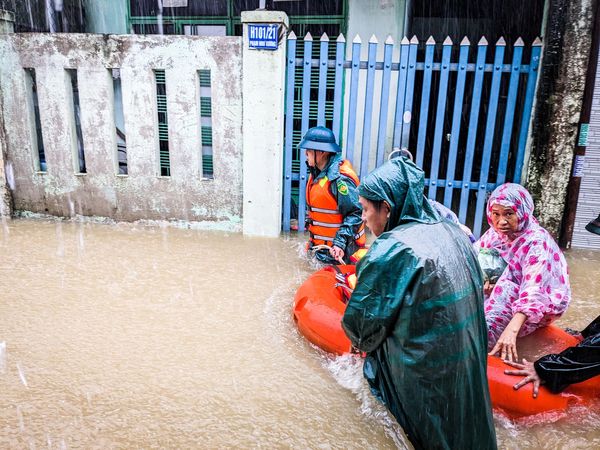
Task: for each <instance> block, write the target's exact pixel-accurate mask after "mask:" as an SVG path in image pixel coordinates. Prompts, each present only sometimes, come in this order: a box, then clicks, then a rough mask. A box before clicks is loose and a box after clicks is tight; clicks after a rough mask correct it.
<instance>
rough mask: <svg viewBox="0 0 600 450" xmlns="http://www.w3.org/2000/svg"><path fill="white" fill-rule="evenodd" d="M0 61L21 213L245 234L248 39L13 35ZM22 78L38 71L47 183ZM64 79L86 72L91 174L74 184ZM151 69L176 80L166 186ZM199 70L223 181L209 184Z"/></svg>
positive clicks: (2, 44)
mask: <svg viewBox="0 0 600 450" xmlns="http://www.w3.org/2000/svg"><path fill="white" fill-rule="evenodd" d="M0 55H2V62H3V63H2V65H1V66H0V90H1V91H2V93H3V94H4V95H3V98H4V105H3V110H2V115H3V117H4V121H5V129H6V130H7V133H6V134H7V136H6V143H7V160H6V162H5V163H6V166H7V167H9V166H10V167H11V168H12V172H13V174H14V186H11V188H12V189H11V193H12V196H13V199H14V207H15V209H16V210H26V211H33V212H38V213H47V214H52V215H57V216H66V217H69V216H73V215H76V214H80V215H84V216H101V217H110V218H113V219H116V220H124V221H133V220H138V219H149V220H185V221H191V222H204V223H206V224H207V226H215V227H218V228H229V229H231V228H234V229H239V228H241V217H242V144H241V143H242V76H241V69H242V67H241V66H242V58H241V39H240V38H239V37H192V36H114V35H111V36H100V35H87V34H86V35H79V34H59V35H49V34H31V35H28V34H25V35H20V34H5V35H1V36H0ZM23 68H34V69H35V71H36V77H37V82H38V83H37V84H38V97H39V104H40V116H41V124H42V129H43V138H44V144H45V152H46V160H47V167H48V168H47V172H39V171H37V164H36V158H37V156H36V155H37V148H36V141H35V125H34V122H33V120H34V116H33V111H32V108H31V105H30V103H31V102H30V100H29V99H30V93H29V92H28V91H27V89H26V86H27V83H26V76H25V71H24V70H23ZM66 68H71V69H77V71H78V81H79V96H80V104H81V111H82V124H81V126H82V131H83V141H84V144H85V157H86V163H87V173H86V174H77V173H76V172H77V170H76V161H77V157H76V145H75V129H74V123H73V122H74V121H73V101H72V90H71V85H70V81H69V78H68V75H67V72H66V71H65V69H66ZM110 68H120V69H121V76H122V85H123V106H124V114H125V128H126V131H127V158H128V168H129V174H128V175H127V176H122V175H117V166H116V154H117V153H116V140H115V139H116V138H115V125H114V112H113V111H114V109H113V108H114V106H113V87H112V79H111V77H110V74H109V69H110ZM153 69H164V70H165V71H166V89H167V98H168V101H167V103H168V104H167V109H168V121H169V141H170V158H171V176H170V177H161V176H159V173H160V172H159V160H158V155H159V152H158V129H157V106H156V86H155V81H154V74H153ZM200 69H209V70H211V78H212V87H211V90H212V121H213V124H215V126H214V128H213V152H214V179H203V178H202V174H201V173H200V172H199V170H200V167H201V161H200V158H201V140H200V126H199V123H200V117H199V116H200V108H199V89H200V86H199V82H198V76H197V71H198V70H200ZM7 93H10V95H7ZM28 105H29V106H28Z"/></svg>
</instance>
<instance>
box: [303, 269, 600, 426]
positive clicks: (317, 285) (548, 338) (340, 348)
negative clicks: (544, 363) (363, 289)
mask: <svg viewBox="0 0 600 450" xmlns="http://www.w3.org/2000/svg"><path fill="white" fill-rule="evenodd" d="M354 270H355V267H354V266H335V267H333V266H327V267H325V268H323V269H321V270H319V271H317V272H315V273H313V274H312V275H311V276H310V277H309V278H308V279H307V280H306V281H305V282H304V283H303V284H302V285H301V286H300V288H299V289H298V291H297V292H296V296H295V298H294V309H293V317H294V321H295V323H296V325H297V326H298V330H299V331H300V333H301V334H302V335H303V336H304V337H305V338H306V339H307V340H308V341H310V342H311V343H313V344H314V345H316V346H317V347H320V348H321V349H323V350H325V351H327V352H329V353H335V354H338V355H342V354H344V353H348V352H350V351H351V347H352V345H351V343H350V340H349V339H348V337H347V336H346V334H345V333H344V330H343V329H342V326H341V321H342V316H343V315H344V311H345V309H346V301H347V298H348V288H347V286H346V284H345V282H344V279H345V278H346V277H347V276H348V275H351V274H354ZM578 342H579V341H578V339H577V338H575V337H574V336H571V335H570V334H568V333H567V332H565V331H563V330H562V329H560V328H558V327H557V326H554V325H550V326H548V327H545V328H541V329H539V330H537V331H536V332H535V333H533V334H532V335H530V336H527V337H526V338H523V339H521V340H520V341H519V351H520V353H522V354H524V355H528V354H531V355H534V356H537V357H539V356H541V355H543V354H547V353H559V352H560V351H562V350H563V349H565V348H567V347H570V346H574V345H577V343H578ZM532 358H533V357H532ZM506 369H511V367H509V366H508V365H506V364H504V362H502V360H501V359H500V358H498V357H496V356H488V371H487V373H488V382H489V387H490V394H491V398H492V404H493V406H494V408H497V409H500V410H502V411H503V412H504V413H505V414H506V415H507V416H509V417H511V418H518V417H523V416H529V415H533V414H540V413H544V412H551V411H564V410H566V409H567V407H568V406H569V405H572V404H585V403H589V402H590V401H592V400H593V399H597V398H598V397H600V376H597V377H594V378H592V379H590V380H587V381H585V382H583V383H577V384H573V385H571V386H569V387H568V388H567V389H566V390H565V391H563V392H562V393H560V394H552V393H551V392H550V391H549V390H547V389H546V388H545V387H544V386H542V387H540V390H539V393H538V396H537V398H535V399H534V398H533V395H532V393H533V386H532V385H531V384H528V385H526V386H524V387H522V388H521V389H519V390H517V391H515V390H514V388H513V386H514V385H515V384H516V383H517V382H518V381H519V380H520V379H521V378H520V377H517V376H511V375H506V374H505V373H504V371H505V370H506Z"/></svg>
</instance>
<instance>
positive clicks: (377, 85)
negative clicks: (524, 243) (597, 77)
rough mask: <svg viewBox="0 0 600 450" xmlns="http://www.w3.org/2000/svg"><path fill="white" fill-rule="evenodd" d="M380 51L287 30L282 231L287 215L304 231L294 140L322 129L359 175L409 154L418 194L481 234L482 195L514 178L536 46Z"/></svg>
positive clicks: (303, 173) (300, 157)
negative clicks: (421, 186)
mask: <svg viewBox="0 0 600 450" xmlns="http://www.w3.org/2000/svg"><path fill="white" fill-rule="evenodd" d="M378 45H379V44H378V42H377V40H376V39H375V37H372V38H371V40H370V41H369V43H368V46H367V51H366V54H367V59H366V60H362V59H361V50H362V43H361V40H360V38H359V37H358V36H357V37H356V38H355V39H354V41H353V42H352V44H351V49H350V55H351V57H350V59H346V42H345V39H344V37H343V36H342V35H340V36H339V37H338V38H337V40H336V42H335V43H333V44H330V42H329V39H328V37H327V36H326V35H323V36H322V37H321V39H320V42H319V45H318V46H316V45H314V42H313V39H312V37H311V36H310V34H307V35H306V36H305V38H304V40H298V39H297V38H296V36H295V35H294V33H293V32H292V33H290V34H289V36H288V54H287V80H286V119H285V142H284V152H285V153H284V198H283V230H284V231H290V228H291V223H292V220H293V219H294V218H297V221H298V225H297V229H298V231H304V229H305V224H304V222H305V216H306V200H305V188H306V182H307V178H308V177H307V170H306V164H305V160H306V156H305V154H304V152H300V151H299V150H298V149H297V143H298V142H299V141H300V138H301V136H302V135H303V134H304V133H305V132H306V130H308V128H309V127H311V126H315V125H325V126H328V127H330V128H332V129H333V131H334V133H335V134H336V138H337V139H338V141H339V143H340V145H341V146H342V148H343V149H344V152H345V157H346V158H347V159H348V160H350V162H351V163H352V164H353V166H354V167H355V169H356V170H357V172H358V173H359V176H364V175H366V174H367V173H369V172H370V171H371V170H373V169H374V168H375V167H377V166H379V165H381V164H382V163H383V162H384V161H385V160H386V158H387V157H388V156H389V155H390V153H392V150H393V149H395V148H407V149H408V150H409V151H410V152H411V153H412V154H413V156H414V159H415V162H416V163H417V164H418V165H419V166H420V167H422V168H423V170H424V171H425V174H426V186H427V190H426V195H427V196H428V197H429V198H431V199H436V200H438V201H439V202H441V203H443V204H444V205H445V206H447V207H448V208H451V209H452V210H453V211H454V212H455V213H456V214H457V215H458V216H459V219H460V221H461V222H462V223H465V224H466V225H468V226H470V227H471V228H472V230H473V232H474V234H475V235H476V236H479V235H480V234H481V232H482V227H484V226H485V223H486V222H484V221H483V218H484V217H485V202H486V199H487V196H488V194H489V193H490V192H491V191H492V190H493V189H494V188H495V187H496V186H498V185H500V184H502V183H504V182H506V181H513V182H516V183H519V182H520V180H521V171H522V168H523V160H524V156H525V147H526V142H527V137H528V132H529V124H530V119H531V113H532V106H533V99H534V94H535V85H536V80H537V77H538V71H539V62H540V54H541V49H542V44H541V41H540V40H539V39H536V40H535V41H534V42H533V43H532V44H531V46H529V47H526V46H525V45H524V43H523V41H522V40H521V39H520V38H519V39H518V40H517V41H516V42H515V43H514V44H513V45H512V46H511V47H508V46H507V44H506V42H505V41H504V39H502V38H501V39H500V40H498V42H497V43H496V45H495V49H494V54H493V55H491V54H488V42H487V41H486V39H485V38H481V39H480V41H479V42H478V43H477V46H476V48H477V50H476V52H474V54H471V43H470V42H469V41H468V40H467V39H466V38H465V39H463V41H462V42H460V44H459V45H458V46H455V45H454V44H453V42H452V41H451V40H450V38H447V39H446V40H445V41H444V42H443V43H442V44H441V45H438V44H437V43H436V42H435V41H434V40H433V39H432V38H430V39H429V40H428V41H427V42H426V43H425V45H421V46H420V45H419V41H418V39H417V38H416V37H413V38H412V39H411V40H410V41H409V40H408V39H406V38H404V39H403V40H402V42H401V43H400V46H399V48H394V42H393V40H392V39H391V38H388V39H387V40H386V41H385V43H384V46H383V52H381V55H382V56H383V58H382V60H378V58H377V54H378ZM394 54H396V57H394ZM511 54H512V58H511V62H510V63H507V62H505V59H508V58H507V56H508V57H510V56H511ZM524 56H527V57H528V59H529V61H528V63H527V64H524V63H523V59H524ZM315 100H316V101H315ZM376 100H378V102H376ZM344 137H345V139H344ZM461 174H462V176H461ZM459 176H460V178H458V177H459Z"/></svg>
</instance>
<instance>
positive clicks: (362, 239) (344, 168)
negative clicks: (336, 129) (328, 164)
mask: <svg viewBox="0 0 600 450" xmlns="http://www.w3.org/2000/svg"><path fill="white" fill-rule="evenodd" d="M340 173H341V174H342V175H345V176H347V177H348V178H350V179H351V180H352V181H353V182H354V183H355V184H356V186H358V184H359V180H358V176H357V175H356V172H354V169H353V168H352V165H351V164H350V162H348V161H347V160H344V161H343V162H342V164H340ZM330 185H331V180H329V179H328V178H327V177H324V178H321V179H320V180H319V181H317V182H316V183H313V177H312V175H310V177H309V178H308V183H307V184H306V203H307V206H308V223H309V225H308V232H309V233H310V246H315V245H329V246H331V245H332V244H333V238H334V237H335V235H336V233H337V231H338V230H339V229H340V226H341V225H342V223H343V221H344V217H343V216H342V215H341V214H340V212H339V211H338V205H337V200H336V198H335V197H334V196H333V194H332V193H331V190H330ZM354 241H355V242H356V245H358V247H361V248H362V247H364V246H365V244H366V242H367V239H366V236H365V224H364V223H362V224H361V225H360V227H359V229H358V231H357V233H356V234H355V235H354Z"/></svg>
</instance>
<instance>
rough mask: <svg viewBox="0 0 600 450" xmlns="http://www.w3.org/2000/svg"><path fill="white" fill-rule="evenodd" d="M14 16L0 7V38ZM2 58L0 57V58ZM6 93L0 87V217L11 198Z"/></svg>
mask: <svg viewBox="0 0 600 450" xmlns="http://www.w3.org/2000/svg"><path fill="white" fill-rule="evenodd" d="M14 23H15V17H14V15H13V14H12V13H11V12H10V11H5V10H3V9H0V39H1V35H2V34H6V33H14V30H15V29H14ZM0 59H2V58H0ZM4 95H6V93H4V92H2V90H1V89H0V217H10V216H11V214H12V198H11V195H10V190H9V188H8V185H7V183H6V167H5V161H6V153H7V150H8V149H7V148H6V128H5V127H4V103H3V96H4Z"/></svg>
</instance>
